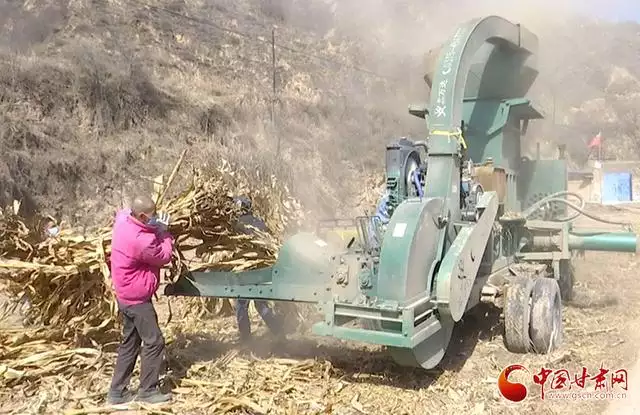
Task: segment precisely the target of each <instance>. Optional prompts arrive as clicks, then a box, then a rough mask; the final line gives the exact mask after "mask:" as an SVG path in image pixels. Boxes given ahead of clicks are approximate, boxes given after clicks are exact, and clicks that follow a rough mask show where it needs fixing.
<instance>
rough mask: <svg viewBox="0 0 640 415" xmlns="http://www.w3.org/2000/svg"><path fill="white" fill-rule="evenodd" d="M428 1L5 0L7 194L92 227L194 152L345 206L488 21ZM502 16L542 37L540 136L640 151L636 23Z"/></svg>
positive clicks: (2, 82)
mask: <svg viewBox="0 0 640 415" xmlns="http://www.w3.org/2000/svg"><path fill="white" fill-rule="evenodd" d="M431 3H432V5H431V6H430V7H429V8H426V9H425V8H424V7H423V6H421V5H420V4H419V3H418V2H416V1H409V0H405V1H402V2H396V3H394V4H395V6H394V7H390V6H389V3H388V2H382V1H379V0H376V1H372V2H370V4H369V6H368V7H367V8H366V9H364V8H362V6H361V4H360V5H359V3H358V2H356V1H352V0H341V1H334V0H315V1H311V2H302V1H294V0H270V1H257V0H243V1H231V0H220V1H215V2H213V1H190V0H117V1H116V0H57V1H51V0H29V1H23V2H3V3H1V5H0V30H1V33H2V37H1V39H2V41H1V42H0V46H1V47H2V52H1V54H2V59H1V60H0V69H1V71H0V108H1V111H0V151H1V152H2V154H3V158H2V160H1V161H0V202H2V203H3V204H4V203H7V202H9V201H10V200H12V199H14V198H22V199H24V200H25V201H27V202H28V203H26V206H27V207H29V206H31V207H34V208H35V206H40V207H41V208H43V209H45V210H47V212H48V213H51V214H54V215H62V216H66V217H68V218H70V219H72V220H76V221H80V222H85V223H87V224H89V223H92V222H95V219H96V216H103V215H108V214H110V213H111V212H112V211H113V209H114V208H115V207H116V206H119V205H120V204H121V203H122V201H123V199H124V198H126V197H128V195H130V194H131V192H132V191H135V190H137V189H141V188H143V189H148V188H149V187H150V182H151V178H152V177H154V176H156V175H158V174H160V173H165V174H168V173H169V171H170V169H171V167H172V164H173V163H174V162H175V160H176V159H177V157H178V154H179V153H180V152H181V151H182V149H184V148H185V147H186V148H189V152H188V159H189V161H190V162H191V163H192V164H193V165H195V166H202V165H205V164H206V163H212V162H213V163H214V162H217V161H218V160H219V159H220V158H226V159H229V160H230V161H232V162H234V163H239V164H242V165H245V166H249V167H251V168H252V169H253V168H255V169H258V170H259V172H260V173H261V177H265V178H268V177H269V176H270V175H271V174H275V175H277V176H278V177H279V178H280V180H285V181H286V182H287V183H289V185H290V186H291V187H293V188H294V190H295V192H296V193H297V194H298V195H299V197H300V198H301V199H302V201H303V202H305V203H306V204H307V205H308V206H311V207H313V208H314V209H315V210H316V211H317V212H319V213H318V214H319V215H324V216H330V215H334V214H340V213H351V211H353V209H354V208H355V207H356V205H357V200H354V198H353V195H355V194H358V193H361V192H362V180H363V178H365V177H366V176H370V175H371V174H379V172H380V171H381V170H380V169H381V167H382V164H383V150H384V144H386V143H387V142H388V141H389V140H390V139H392V138H394V137H398V136H403V135H410V136H418V137H421V136H423V135H424V130H423V124H422V122H421V121H420V120H418V119H416V118H414V117H411V116H409V115H408V114H407V113H406V108H407V104H409V103H411V102H414V101H416V100H424V99H425V98H426V97H428V95H427V94H428V92H429V91H428V88H427V86H426V85H425V84H424V83H423V82H422V80H421V77H422V68H421V64H422V58H423V54H424V53H425V52H426V51H427V50H428V49H429V48H431V47H434V46H437V44H438V43H439V42H441V41H442V40H443V39H444V38H445V37H446V36H448V35H449V34H450V33H451V30H453V28H454V27H455V25H456V24H458V23H460V22H461V21H463V20H466V19H467V18H468V17H472V16H473V15H476V14H478V13H482V14H484V10H481V9H480V8H478V7H475V8H473V7H471V8H468V9H464V11H462V12H459V13H458V12H456V13H455V14H452V13H451V10H450V6H447V5H446V4H445V3H443V2H437V1H434V2H431ZM501 14H503V15H505V17H514V18H522V21H524V23H526V24H529V25H530V26H531V29H533V30H534V31H535V32H536V33H537V34H538V35H539V36H540V38H541V62H543V65H542V70H541V76H540V82H539V85H538V86H537V89H536V91H534V93H535V97H536V98H538V99H539V101H540V105H541V106H542V110H543V112H545V115H547V120H546V121H545V122H543V123H542V124H541V125H540V126H539V127H538V129H537V130H535V131H534V136H533V137H532V138H528V140H531V141H536V140H540V141H542V142H543V143H545V145H546V147H547V148H548V151H549V152H550V151H552V147H553V146H554V145H555V144H556V143H558V142H565V143H566V144H568V147H569V151H570V152H571V154H572V155H573V156H574V159H576V160H578V161H580V160H582V159H584V158H585V154H586V153H585V152H586V149H585V142H586V141H587V140H588V139H589V138H590V136H592V135H594V134H596V133H597V132H598V131H602V133H603V135H604V136H605V138H606V139H607V143H608V145H610V146H611V149H610V150H607V153H608V154H610V155H613V156H615V155H618V156H621V155H623V154H624V155H626V156H627V157H638V156H640V154H636V153H638V150H637V146H636V142H637V133H638V129H639V128H640V121H639V120H638V115H637V111H636V108H637V107H638V106H637V105H638V103H640V102H639V99H640V98H639V96H640V95H639V94H640V83H639V82H638V79H637V78H636V75H635V74H637V73H639V72H638V71H639V69H640V53H639V50H640V38H639V37H640V35H639V33H640V25H637V24H605V23H598V22H595V21H587V20H585V19H584V18H580V19H578V18H569V17H567V16H565V15H563V16H556V17H555V20H554V19H553V18H544V17H545V15H544V14H542V15H541V14H537V15H535V14H533V13H532V12H530V11H527V13H524V12H523V8H520V9H519V10H504V13H501ZM540 16H542V17H540ZM444 17H447V19H444ZM527 22H528V23H527ZM274 25H277V28H276V29H275V71H273V68H272V65H273V61H272V59H273V54H272V52H273V51H272V45H271V35H272V27H273V26H274ZM274 73H275V77H274ZM274 81H275V91H276V93H275V95H274V94H273V85H274ZM272 109H273V110H274V113H275V118H274V119H275V124H272V122H271V111H272ZM556 124H563V125H564V127H565V128H562V129H560V128H557V127H556V126H555V125H556ZM278 148H280V151H279V152H278ZM277 153H279V154H277ZM356 199H357V198H356Z"/></svg>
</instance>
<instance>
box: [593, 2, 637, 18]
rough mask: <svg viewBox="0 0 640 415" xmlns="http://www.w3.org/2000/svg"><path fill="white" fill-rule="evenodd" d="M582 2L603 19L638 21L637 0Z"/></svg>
mask: <svg viewBox="0 0 640 415" xmlns="http://www.w3.org/2000/svg"><path fill="white" fill-rule="evenodd" d="M584 3H585V5H586V7H587V8H589V9H591V13H592V14H594V15H596V16H598V17H601V18H603V19H608V20H618V21H625V20H632V21H636V22H640V1H638V0H587V1H585V2H584Z"/></svg>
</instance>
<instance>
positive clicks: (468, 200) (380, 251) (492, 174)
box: [165, 16, 636, 369]
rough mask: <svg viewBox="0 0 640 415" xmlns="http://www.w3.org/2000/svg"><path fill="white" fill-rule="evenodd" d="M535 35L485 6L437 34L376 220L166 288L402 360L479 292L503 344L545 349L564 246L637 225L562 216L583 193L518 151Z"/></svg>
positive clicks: (392, 156) (413, 361)
mask: <svg viewBox="0 0 640 415" xmlns="http://www.w3.org/2000/svg"><path fill="white" fill-rule="evenodd" d="M537 46H538V40H537V37H536V36H535V35H534V34H532V33H531V32H529V31H528V30H526V29H525V28H524V27H522V26H520V25H518V24H513V23H511V22H509V21H507V20H505V19H503V18H500V17H495V16H491V17H485V18H480V19H476V20H472V21H470V22H468V23H466V24H465V25H463V26H461V27H460V28H458V29H457V30H456V31H455V33H454V34H453V36H452V37H451V38H450V39H449V40H448V42H447V43H445V44H444V46H443V47H442V48H441V49H440V51H439V55H438V57H437V60H435V59H434V65H433V70H432V71H430V73H429V74H427V75H426V76H425V80H426V82H427V83H428V84H430V86H431V98H430V104H429V105H424V106H419V105H418V106H411V107H410V108H409V112H410V114H412V115H415V116H417V117H420V118H423V119H425V121H426V124H427V127H428V139H427V140H426V141H424V142H412V141H409V140H406V139H403V140H400V141H399V142H398V143H396V144H393V145H390V146H388V147H387V151H386V176H387V181H386V188H387V192H388V195H389V212H390V215H391V216H390V220H389V222H388V223H386V224H382V223H381V222H380V221H378V220H377V219H376V218H374V217H359V218H356V219H355V220H354V221H353V222H352V224H351V225H349V226H352V228H351V229H352V231H353V232H352V234H351V236H347V237H346V238H333V240H331V241H329V238H325V237H324V236H323V233H322V232H313V233H311V232H309V233H307V232H303V233H298V234H296V235H294V236H293V237H291V238H290V239H288V240H287V241H286V242H285V243H284V245H283V246H282V248H281V251H280V252H279V255H278V259H277V261H276V263H275V264H274V265H273V266H271V267H268V268H263V269H258V270H253V271H246V272H240V273H228V272H215V271H213V270H212V271H208V272H197V273H193V274H190V275H183V276H181V277H180V278H179V279H178V280H177V281H176V282H175V283H174V284H171V285H168V286H167V287H166V289H165V294H166V295H171V296H204V297H218V298H246V299H266V300H274V301H293V302H302V303H315V304H317V305H318V308H319V310H321V312H322V314H323V315H324V320H323V321H319V322H317V323H316V324H315V325H314V326H313V332H314V333H315V334H317V335H321V336H332V337H335V338H339V339H344V340H350V341H357V342H365V343H372V344H377V345H384V346H386V347H387V348H388V350H389V352H390V354H391V355H392V357H393V359H394V360H395V361H396V362H397V363H398V364H400V365H403V366H412V367H423V368H425V369H430V368H433V367H435V366H436V365H438V363H439V362H440V361H441V359H442V357H443V355H444V353H445V350H446V349H447V346H448V344H449V342H450V339H451V335H452V330H453V327H454V324H455V323H456V322H458V321H460V320H461V319H462V318H463V316H464V315H465V313H467V312H468V311H469V310H470V309H472V308H473V307H475V306H477V305H479V304H480V303H489V304H493V305H494V306H496V307H499V308H502V309H503V313H502V314H503V316H504V343H505V345H506V347H507V349H508V350H510V351H512V352H517V353H527V352H535V353H548V352H549V351H552V350H555V349H556V348H557V347H559V346H560V345H561V344H562V338H563V327H562V301H563V300H567V299H569V298H570V297H571V294H572V288H573V284H574V281H573V275H572V272H571V270H572V267H571V258H572V253H573V252H574V251H584V250H595V251H612V252H636V235H635V234H634V233H631V232H618V233H616V232H609V231H602V230H594V229H591V230H589V229H582V230H580V229H578V228H576V227H574V222H575V221H574V220H575V219H576V218H577V217H578V216H580V215H581V214H584V213H585V212H584V211H583V210H582V208H583V207H584V201H581V200H580V199H579V197H577V195H572V194H571V193H570V192H568V189H567V164H566V162H565V160H563V159H557V160H541V159H529V158H526V157H522V155H521V149H520V140H521V136H522V135H523V134H525V133H526V130H527V126H528V123H529V120H534V119H540V118H542V115H541V114H540V113H539V112H538V111H537V110H536V109H535V108H534V107H533V105H532V103H531V102H530V100H529V99H527V98H525V95H526V94H527V92H528V91H529V89H530V87H531V85H532V84H533V82H534V80H535V79H536V76H537V74H538V72H537V69H536V52H537ZM572 196H573V197H576V198H577V199H578V204H576V203H572V202H570V201H569V200H568V197H572ZM569 208H571V212H572V213H571V214H570V215H568V213H567V212H569ZM588 216H591V215H588ZM372 224H373V225H375V226H372ZM347 227H348V226H347ZM343 228H344V224H343ZM324 235H326V232H325V233H324ZM342 235H343V236H344V235H345V232H344V229H343V232H342ZM346 235H349V232H346ZM328 241H329V242H328ZM342 241H344V243H343V242H342ZM376 241H377V242H376ZM230 274H232V275H230ZM354 322H355V323H359V324H353V323H354Z"/></svg>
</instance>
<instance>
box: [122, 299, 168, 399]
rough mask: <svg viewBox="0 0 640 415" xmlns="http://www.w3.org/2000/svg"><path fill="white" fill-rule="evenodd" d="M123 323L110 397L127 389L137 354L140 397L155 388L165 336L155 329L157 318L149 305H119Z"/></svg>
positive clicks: (157, 326)
mask: <svg viewBox="0 0 640 415" xmlns="http://www.w3.org/2000/svg"><path fill="white" fill-rule="evenodd" d="M118 306H119V308H120V311H121V312H122V315H123V319H124V328H123V330H122V336H123V339H122V343H121V344H120V347H119V349H118V359H117V360H116V367H115V369H114V371H113V379H112V381H111V393H112V394H116V395H117V394H121V393H122V392H123V391H124V390H125V388H127V386H128V385H129V381H130V380H131V374H132V373H133V368H134V367H135V365H136V360H137V358H138V354H140V390H139V393H140V394H145V393H151V392H154V391H155V390H156V388H157V387H158V380H159V377H160V371H161V370H162V365H163V363H164V336H163V335H162V331H161V330H160V326H159V325H158V315H157V314H156V310H155V308H154V307H153V304H152V303H151V301H149V302H147V303H144V304H136V305H124V304H120V303H119V304H118Z"/></svg>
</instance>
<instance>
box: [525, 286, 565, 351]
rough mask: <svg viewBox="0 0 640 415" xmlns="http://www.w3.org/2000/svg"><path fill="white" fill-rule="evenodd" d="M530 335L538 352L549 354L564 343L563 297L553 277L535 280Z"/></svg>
mask: <svg viewBox="0 0 640 415" xmlns="http://www.w3.org/2000/svg"><path fill="white" fill-rule="evenodd" d="M529 335H530V337H531V342H532V343H533V349H534V351H535V352H536V353H538V354H547V353H549V352H552V351H554V350H556V349H557V348H558V347H560V346H561V345H562V341H563V325H562V298H561V296H560V287H559V286H558V283H557V281H556V280H555V279H553V278H538V279H537V280H536V281H535V284H534V287H533V294H532V307H531V327H530V329H529Z"/></svg>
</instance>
